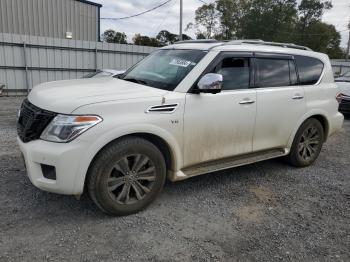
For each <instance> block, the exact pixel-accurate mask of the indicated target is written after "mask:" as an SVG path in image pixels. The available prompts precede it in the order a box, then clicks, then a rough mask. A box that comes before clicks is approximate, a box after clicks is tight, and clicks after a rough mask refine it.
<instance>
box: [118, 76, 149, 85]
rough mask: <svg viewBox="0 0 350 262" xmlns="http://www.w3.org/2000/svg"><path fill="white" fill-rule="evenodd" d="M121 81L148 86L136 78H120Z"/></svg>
mask: <svg viewBox="0 0 350 262" xmlns="http://www.w3.org/2000/svg"><path fill="white" fill-rule="evenodd" d="M121 79H123V80H125V81H129V82H133V83H137V84H141V85H148V84H147V82H146V81H143V80H141V79H137V78H132V77H129V78H121Z"/></svg>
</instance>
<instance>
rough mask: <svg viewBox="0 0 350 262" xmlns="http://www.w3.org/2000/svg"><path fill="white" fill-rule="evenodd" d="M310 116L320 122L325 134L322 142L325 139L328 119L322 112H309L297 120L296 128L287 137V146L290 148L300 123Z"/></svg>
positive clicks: (327, 132) (327, 131)
mask: <svg viewBox="0 0 350 262" xmlns="http://www.w3.org/2000/svg"><path fill="white" fill-rule="evenodd" d="M310 118H314V119H317V120H318V121H319V122H320V123H321V125H322V127H323V131H324V135H325V136H324V138H325V141H324V142H326V141H327V138H328V134H329V121H328V118H327V116H326V114H325V113H324V112H310V113H309V114H306V115H304V116H303V117H302V118H301V120H300V121H299V122H298V124H297V125H296V128H295V129H294V130H293V133H292V134H291V136H290V138H289V141H288V148H291V146H292V144H293V140H294V137H295V135H296V133H297V132H298V130H299V128H300V127H301V125H302V124H303V123H304V122H305V121H307V120H308V119H310Z"/></svg>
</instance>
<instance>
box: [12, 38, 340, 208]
mask: <svg viewBox="0 0 350 262" xmlns="http://www.w3.org/2000/svg"><path fill="white" fill-rule="evenodd" d="M337 95H338V88H337V86H336V84H335V83H334V79H333V73H332V68H331V65H330V62H329V59H328V57H327V55H325V54H321V53H316V52H312V51H311V50H310V49H308V48H306V47H301V46H296V45H293V44H279V43H268V42H262V41H232V42H226V43H222V42H217V41H209V40H208V41H190V42H181V43H178V44H175V45H172V46H167V47H164V48H161V49H159V50H157V51H155V52H153V53H152V54H151V55H149V56H148V57H147V58H145V59H144V60H142V61H141V62H140V63H138V64H136V65H135V66H133V67H132V68H130V69H129V70H127V71H126V72H125V73H124V74H123V75H122V76H119V77H118V78H100V79H98V78H97V79H80V80H69V81H59V82H51V83H46V84H42V85H39V86H37V87H35V88H34V89H33V90H32V92H31V93H30V95H29V97H28V99H26V100H25V101H24V102H23V105H22V107H21V110H20V112H19V116H18V144H19V147H20V149H21V151H22V153H23V156H24V159H25V163H26V168H27V170H28V175H29V178H30V180H31V182H32V183H33V184H34V185H35V186H37V187H38V188H40V189H43V190H47V191H50V192H55V193H59V194H67V195H76V196H80V195H81V194H82V193H83V191H84V189H86V190H87V191H88V192H89V194H90V196H91V198H92V199H93V201H94V202H95V203H96V204H97V205H98V206H99V207H100V208H101V209H102V210H103V211H104V212H106V213H108V214H112V215H126V214H131V213H135V212H137V211H139V210H141V209H142V208H144V207H146V206H147V205H148V204H150V203H151V202H152V201H153V200H154V199H155V198H156V196H157V195H158V194H159V192H160V191H161V190H162V188H163V185H164V182H165V180H166V176H167V177H168V178H169V179H170V180H171V181H178V180H183V179H187V178H189V177H192V176H197V175H201V174H204V173H208V172H212V171H217V170H222V169H227V168H231V167H235V166H240V165H245V164H249V163H253V162H257V161H262V160H265V159H270V158H276V157H281V156H286V158H287V159H289V161H290V163H291V164H292V165H294V166H298V167H303V166H308V165H310V164H312V163H313V162H314V161H315V160H316V158H317V157H318V155H319V153H320V151H321V147H322V144H323V143H324V142H325V140H326V139H327V137H329V136H330V135H331V134H333V133H334V132H335V131H337V130H339V129H340V128H341V127H342V123H343V119H344V117H343V115H342V114H340V113H339V112H338V102H337V98H338V97H337Z"/></svg>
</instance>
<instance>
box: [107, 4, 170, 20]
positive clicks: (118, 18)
mask: <svg viewBox="0 0 350 262" xmlns="http://www.w3.org/2000/svg"><path fill="white" fill-rule="evenodd" d="M171 1H173V0H168V1H166V2H164V3H162V4H160V5H157V6H155V7H153V8H151V9H148V10H146V11H143V12H141V13H138V14H135V15H131V16H125V17H102V18H101V19H103V20H124V19H129V18H133V17H137V16H140V15H144V14H146V13H149V12H152V11H154V10H156V9H158V8H160V7H162V6H164V5H166V4H168V3H170V2H171Z"/></svg>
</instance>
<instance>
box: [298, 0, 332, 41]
mask: <svg viewBox="0 0 350 262" xmlns="http://www.w3.org/2000/svg"><path fill="white" fill-rule="evenodd" d="M331 8H332V3H331V2H329V1H325V2H323V1H321V0H302V1H301V3H300V5H299V6H298V11H299V21H298V25H297V29H298V31H300V33H301V34H300V39H299V41H300V42H301V43H304V39H305V34H306V31H309V30H308V29H307V28H308V27H309V26H311V25H312V24H313V23H316V22H319V21H321V18H322V15H323V13H324V12H325V11H326V10H329V9H331Z"/></svg>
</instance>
